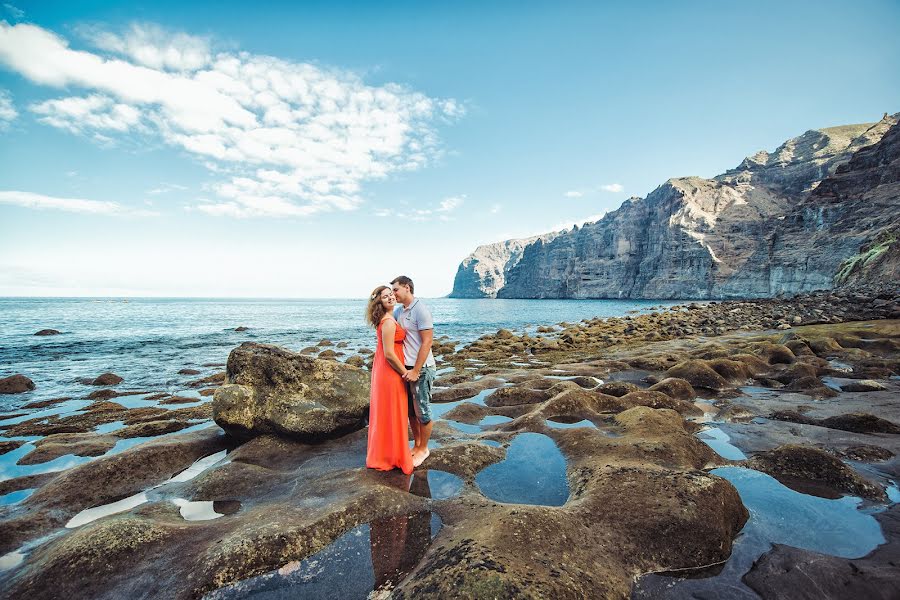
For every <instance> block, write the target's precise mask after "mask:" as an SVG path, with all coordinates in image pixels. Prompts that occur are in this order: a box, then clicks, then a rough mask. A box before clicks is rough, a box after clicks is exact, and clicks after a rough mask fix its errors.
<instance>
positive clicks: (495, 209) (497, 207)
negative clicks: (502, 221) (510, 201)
mask: <svg viewBox="0 0 900 600" xmlns="http://www.w3.org/2000/svg"><path fill="white" fill-rule="evenodd" d="M501 209H502V207H501V206H500V205H499V204H494V205H493V206H491V208H490V210H489V211H488V212H489V213H490V214H492V215H496V214H497V213H499V212H500V210H501Z"/></svg>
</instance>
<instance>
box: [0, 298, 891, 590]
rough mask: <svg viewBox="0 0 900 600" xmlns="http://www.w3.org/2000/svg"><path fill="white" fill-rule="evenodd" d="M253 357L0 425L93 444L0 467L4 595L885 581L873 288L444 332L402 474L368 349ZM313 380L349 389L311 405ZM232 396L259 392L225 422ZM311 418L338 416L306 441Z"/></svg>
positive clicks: (886, 381)
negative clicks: (828, 528)
mask: <svg viewBox="0 0 900 600" xmlns="http://www.w3.org/2000/svg"><path fill="white" fill-rule="evenodd" d="M271 348H273V347H269V348H266V347H265V346H264V345H260V344H250V345H248V344H245V345H244V346H241V347H240V348H239V349H236V350H235V351H233V352H232V356H231V357H230V358H229V361H228V366H227V370H226V372H224V373H214V374H212V375H210V376H207V377H202V378H200V379H198V380H196V382H197V385H196V387H197V388H198V389H205V390H209V392H207V393H206V394H205V395H199V394H198V396H199V397H197V398H194V397H191V398H189V399H188V400H190V401H192V402H193V405H190V406H186V407H178V408H171V407H164V406H158V407H142V408H128V407H126V406H125V405H124V404H121V403H119V402H116V401H115V398H116V397H119V396H127V395H128V394H130V393H132V392H134V393H135V394H143V395H142V396H140V397H142V398H152V397H154V395H156V396H157V397H156V400H157V401H158V402H159V403H163V402H166V403H169V404H171V405H174V406H179V404H178V400H177V397H175V398H176V399H173V397H170V396H169V395H165V394H154V393H153V392H146V391H142V390H132V391H117V390H113V389H112V388H110V387H104V388H103V389H105V390H108V391H109V392H111V394H110V393H107V394H103V395H106V396H108V397H106V398H103V397H102V396H103V395H101V396H99V397H96V398H94V399H93V401H92V402H91V404H90V405H88V406H87V407H86V409H85V410H83V411H80V412H79V413H78V414H73V415H69V416H64V417H59V416H53V415H50V416H46V417H37V418H31V419H28V418H25V419H24V420H21V419H20V420H18V421H19V422H16V423H14V424H9V425H3V424H0V428H2V429H0V431H2V435H3V437H4V438H7V439H5V440H3V444H5V445H4V446H0V452H2V453H8V452H22V449H21V448H17V447H16V446H17V442H18V446H22V444H32V445H33V446H34V448H33V449H31V450H29V452H27V453H24V454H22V456H21V457H19V458H18V461H19V463H20V464H37V465H40V464H41V463H42V462H43V461H46V460H52V459H54V458H55V457H59V456H65V455H69V454H80V455H82V456H99V457H98V458H91V459H85V461H86V462H83V464H78V465H76V466H73V467H71V468H69V469H66V470H63V471H61V472H49V473H36V474H34V475H26V476H23V477H18V478H14V479H9V480H6V481H2V482H0V495H7V494H13V493H17V492H21V491H24V490H29V492H28V495H27V497H24V499H21V500H20V501H17V502H14V503H11V504H9V505H6V506H2V507H0V568H3V569H4V570H3V571H0V588H2V590H3V592H0V596H2V597H9V598H24V597H29V598H50V597H57V596H68V597H73V598H88V597H90V598H118V597H122V596H125V595H128V596H134V597H158V596H166V597H174V598H198V597H203V596H208V597H210V598H232V597H242V596H246V595H249V594H251V593H254V592H262V591H267V592H269V593H270V594H272V597H293V596H295V595H297V594H303V593H305V592H304V590H305V591H306V593H310V592H311V590H316V593H317V594H319V595H322V594H325V595H333V596H341V597H355V596H358V597H365V596H366V595H367V594H368V593H369V592H371V591H372V590H373V589H376V588H377V590H378V591H377V594H379V595H381V596H387V595H391V596H392V597H397V598H405V597H450V596H453V597H471V598H483V597H612V598H625V597H629V596H633V597H692V596H691V594H695V593H698V594H701V595H702V594H712V595H715V594H717V593H722V591H723V590H726V589H727V590H728V591H729V593H731V594H732V595H733V596H734V597H748V598H749V597H754V595H759V596H761V597H763V598H775V597H805V596H803V594H804V593H808V592H806V591H804V588H803V586H804V585H805V583H804V579H803V576H801V575H800V574H801V573H817V572H823V573H825V572H827V577H826V576H822V577H821V578H819V582H820V587H819V588H817V591H816V593H817V596H816V597H832V598H842V597H861V596H866V597H869V596H871V597H890V596H892V595H897V594H900V575H897V572H896V569H895V568H893V569H892V568H891V565H892V564H895V562H896V553H897V547H898V545H900V537H898V533H900V528H898V527H897V525H896V523H897V514H898V513H897V505H896V504H895V503H896V502H897V500H898V499H900V497H898V492H897V482H898V481H900V459H898V458H897V455H898V453H900V379H898V374H900V293H898V289H896V288H891V287H886V286H879V287H856V288H852V289H842V290H838V291H834V292H822V293H814V294H807V295H802V296H798V297H796V298H781V299H770V300H753V301H744V302H742V301H728V302H710V303H693V304H687V305H681V306H678V307H671V308H670V309H666V310H660V311H656V312H651V313H649V314H633V315H629V316H625V317H620V318H610V319H595V320H588V321H583V322H581V323H576V324H568V323H560V324H557V325H553V326H550V325H547V326H544V327H541V328H540V329H539V333H538V334H537V335H533V336H529V335H525V334H518V333H515V332H511V331H507V330H500V331H498V332H496V333H493V334H490V335H485V336H483V337H482V338H480V339H478V340H476V341H475V342H473V343H471V344H468V345H467V346H464V347H461V348H459V349H457V348H456V344H454V343H453V342H452V341H451V340H447V339H439V340H438V343H437V345H436V354H438V357H439V363H440V364H439V367H440V368H441V374H440V377H439V379H438V381H437V385H438V386H440V387H439V389H438V390H437V393H436V395H435V400H436V404H435V408H436V411H435V412H436V414H437V422H436V425H435V428H434V445H433V448H432V454H431V457H430V458H429V459H428V460H427V461H426V463H425V464H424V465H423V468H421V469H419V470H417V472H416V473H415V474H414V476H413V478H412V481H410V480H409V479H407V478H405V477H403V476H402V474H400V473H399V472H392V473H378V472H372V471H367V470H366V469H365V468H364V457H365V429H360V427H362V425H363V423H362V422H361V421H360V420H359V415H360V414H361V413H360V407H359V406H358V405H357V404H356V403H355V400H354V399H358V398H359V396H360V394H361V393H363V392H360V390H359V389H358V387H359V386H358V382H359V381H360V377H361V376H364V375H366V372H365V370H364V368H359V367H357V366H353V363H356V364H357V365H358V364H361V363H364V362H365V360H366V358H367V356H366V355H365V353H360V354H358V355H357V356H358V357H359V359H358V360H356V361H352V362H351V361H349V360H348V361H347V363H350V364H349V365H348V364H346V363H340V362H337V361H336V360H334V358H333V357H332V358H328V357H327V356H322V357H320V358H312V357H309V356H302V355H299V354H294V353H290V352H287V351H284V350H282V349H275V350H272V349H271ZM242 349H243V350H242ZM326 349H327V348H326V346H323V347H321V348H319V350H320V351H324V350H326ZM261 365H264V366H261ZM193 375H199V373H193ZM313 380H315V381H319V382H324V383H323V384H322V385H325V386H326V387H327V386H329V385H330V386H331V389H343V390H346V392H345V393H344V392H342V394H343V395H344V396H346V398H340V397H334V398H331V399H330V400H328V401H327V402H326V401H324V400H323V402H318V401H317V398H318V397H319V396H322V394H324V393H325V392H323V391H321V390H320V391H313V392H312V393H310V390H315V389H316V388H315V387H310V384H311V382H313ZM338 380H340V381H349V382H354V383H353V384H352V385H350V384H348V385H346V386H343V387H342V386H341V385H338V383H340V381H338ZM328 382H331V383H328ZM120 385H121V384H120ZM324 389H325V388H322V390H324ZM25 393H27V392H25ZM211 394H213V396H212V398H211V397H210V395H211ZM342 394H336V395H335V396H341V395H342ZM325 395H326V396H327V394H325ZM236 397H240V398H242V399H243V401H242V402H243V403H236V402H235V401H234V398H236ZM322 397H323V398H324V396H322ZM248 398H253V399H258V400H259V402H258V405H259V406H260V410H259V411H258V412H256V413H253V414H249V413H240V414H239V411H238V412H236V410H235V406H238V407H240V406H244V405H249V404H252V402H250V401H249V400H247V399H248ZM285 398H290V399H291V400H290V402H287V401H285ZM65 400H66V399H60V400H59V401H60V402H63V401H65ZM255 401H256V400H254V402H255ZM185 402H187V401H185ZM48 404H49V407H43V408H52V405H53V403H52V402H51V403H48ZM345 405H349V406H351V407H352V410H350V411H348V412H344V413H340V409H339V408H335V407H338V406H345ZM298 407H301V408H298ZM311 411H312V412H311ZM315 411H332V412H334V411H337V412H338V413H340V414H342V415H344V416H343V417H341V418H334V419H333V421H330V423H331V424H332V430H331V434H328V433H327V432H324V433H325V435H323V431H322V430H321V429H320V428H318V429H317V428H310V425H309V423H310V422H314V423H316V424H317V427H318V426H319V425H318V424H320V423H321V422H323V421H322V419H320V418H318V416H321V415H322V414H326V413H324V412H323V413H318V412H315ZM226 413H227V416H226ZM214 414H215V415H216V420H217V421H218V422H219V423H220V424H222V425H223V426H224V427H226V428H227V429H228V430H229V431H231V433H232V434H238V435H237V436H233V435H226V434H224V433H223V431H222V429H220V427H218V426H216V425H214V424H212V423H210V421H209V419H211V418H212V417H213V416H214ZM329 414H330V413H329ZM303 415H306V416H303ZM310 415H312V417H314V418H312V421H309V420H306V421H305V420H303V419H305V418H307V417H309V416H310ZM317 415H318V416H317ZM4 417H6V418H9V416H8V415H5V416H4ZM301 417H302V418H301ZM114 423H115V424H119V423H121V426H118V427H117V428H116V429H114V430H112V431H109V432H102V431H98V430H97V428H98V426H99V427H101V428H102V427H104V426H108V425H111V424H114ZM179 429H186V430H188V431H187V432H179V431H178V430H179ZM712 433H714V434H716V435H718V436H720V437H722V438H723V439H725V440H727V442H726V443H727V444H729V445H730V446H729V447H730V448H733V449H734V452H736V454H734V455H732V454H728V453H723V452H722V450H721V448H719V447H718V446H717V445H716V443H715V440H713V439H710V438H709V436H710V435H711V434H712ZM306 435H311V436H312V437H311V438H306V437H304V436H306ZM150 436H160V437H158V438H156V439H153V440H150V441H147V442H144V443H140V444H138V445H136V446H134V447H131V448H128V449H125V450H122V451H120V452H116V453H113V454H108V455H105V456H104V455H103V454H104V453H105V452H107V451H108V450H109V449H110V448H113V447H118V446H117V444H119V443H121V441H122V440H127V439H132V438H135V437H139V438H144V437H150ZM704 436H705V437H704ZM8 438H18V439H8ZM714 448H716V449H717V450H718V451H716V450H714ZM723 454H726V455H727V456H728V457H727V458H726V457H725V456H723ZM17 456H18V455H17ZM747 474H753V477H755V478H757V479H754V480H753V482H751V484H748V483H745V482H744V481H743V479H741V477H744V478H746V476H747ZM763 480H764V481H765V484H766V485H772V486H781V488H779V489H780V490H782V492H783V493H785V494H795V495H796V496H792V498H794V497H795V498H797V499H798V500H797V501H798V502H805V501H813V500H814V501H821V502H825V501H830V502H839V503H840V502H842V501H841V500H839V499H840V498H844V500H847V499H849V498H853V497H855V498H858V499H859V500H858V502H859V503H860V504H859V506H863V507H867V511H869V512H870V513H874V514H875V516H874V517H872V516H871V515H870V514H868V513H867V514H866V515H864V516H866V517H867V518H870V519H874V520H873V521H872V522H871V523H868V525H867V526H869V527H874V529H873V531H875V530H879V531H881V534H882V535H883V538H882V540H883V542H878V543H876V542H872V544H874V545H871V546H872V547H866V548H865V549H864V550H865V553H867V554H866V556H865V557H846V556H844V555H843V554H840V553H838V552H837V551H836V550H835V551H834V552H835V554H830V553H829V552H828V551H826V552H818V551H815V550H814V549H811V548H820V549H825V550H828V549H829V547H827V546H823V547H820V546H816V545H815V544H813V543H810V544H807V545H805V546H802V547H792V546H791V544H790V543H787V544H785V543H778V544H776V545H775V546H774V547H772V545H771V543H774V541H773V540H768V541H767V539H763V538H759V539H756V538H755V537H754V536H755V535H756V534H755V533H753V532H754V531H756V530H755V529H753V527H754V526H755V525H758V522H759V521H760V519H763V520H764V518H765V515H764V510H766V508H765V507H763V508H759V507H757V506H756V505H753V504H752V503H750V499H749V497H746V496H745V495H744V494H745V493H747V489H751V490H752V489H753V488H752V487H749V488H747V487H745V486H748V485H762V484H761V483H754V482H757V481H763ZM31 490H33V491H31ZM810 499H812V500H810ZM748 503H750V504H748ZM745 505H746V506H745ZM747 506H750V507H751V510H750V511H749V512H748V508H747ZM829 506H830V505H829ZM854 506H855V505H854ZM854 506H851V509H852V511H851V512H852V514H854V515H855V514H856V513H860V511H858V510H857V509H856V508H855V507H854ZM98 507H100V508H98ZM92 510H93V511H94V512H91V511H92ZM860 514H861V513H860ZM198 515H199V516H198ZM875 520H877V522H879V523H880V528H879V527H878V525H875ZM838 525H839V524H838ZM742 531H743V533H742ZM873 536H874V533H873ZM873 539H874V537H873ZM359 540H362V541H359ZM748 540H755V541H754V542H753V544H751V543H750V542H749V541H748ZM760 540H761V541H760ZM775 541H777V540H775ZM360 544H362V545H360ZM754 544H757V545H754ZM733 549H734V552H732V550H733ZM854 551H857V552H862V551H863V550H859V549H858V548H856V549H854ZM851 553H852V552H851ZM844 554H847V553H844ZM360 561H361V562H360ZM711 565H718V566H717V567H714V568H713V571H716V570H718V572H706V573H705V576H704V577H696V576H692V577H690V578H685V577H684V574H691V573H694V572H695V571H697V570H698V569H700V568H706V569H707V570H708V569H710V568H711ZM364 573H372V574H373V575H371V576H368V575H363V574H364ZM316 586H318V587H316ZM848 590H852V592H853V595H852V596H848V595H846V594H847V593H848ZM279 594H280V596H279Z"/></svg>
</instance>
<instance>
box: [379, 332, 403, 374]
mask: <svg viewBox="0 0 900 600" xmlns="http://www.w3.org/2000/svg"><path fill="white" fill-rule="evenodd" d="M396 332H397V323H396V322H395V321H394V320H393V319H391V318H386V319H385V320H384V321H382V322H381V345H382V346H383V347H384V358H385V359H386V360H387V361H388V364H389V365H391V368H392V369H394V370H395V371H397V372H398V373H400V376H401V377H402V376H403V375H405V374H406V367H405V366H404V365H403V363H402V362H400V359H399V358H397V353H396V352H394V334H395V333H396Z"/></svg>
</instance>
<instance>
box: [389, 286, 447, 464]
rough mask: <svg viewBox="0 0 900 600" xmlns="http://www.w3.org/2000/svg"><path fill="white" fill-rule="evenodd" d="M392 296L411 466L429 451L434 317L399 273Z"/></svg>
mask: <svg viewBox="0 0 900 600" xmlns="http://www.w3.org/2000/svg"><path fill="white" fill-rule="evenodd" d="M391 287H392V288H393V290H394V297H395V298H397V302H399V303H400V304H401V306H398V307H397V308H395V309H394V318H395V319H396V320H397V322H398V323H400V326H401V327H403V329H405V330H406V339H404V340H403V356H404V358H405V359H406V361H405V362H406V365H405V366H406V369H407V372H406V375H404V376H403V378H404V379H405V380H406V381H407V386H406V387H407V394H408V400H409V426H410V428H411V429H412V432H413V439H414V440H415V445H414V446H413V449H412V458H413V466H415V467H418V466H419V465H421V464H422V462H424V461H425V459H426V458H428V455H429V454H430V453H431V452H430V451H429V450H428V440H429V438H431V428H432V427H433V426H434V423H432V421H431V387H432V385H433V384H434V379H435V377H436V376H437V368H436V363H435V361H434V355H433V354H432V353H431V344H432V342H433V341H434V319H433V318H432V316H431V311H430V310H428V307H427V306H425V304H424V303H423V302H422V301H421V300H419V299H418V298H416V297H415V296H414V295H413V290H414V289H415V287H414V285H413V282H412V279H410V278H409V277H407V276H406V275H400V276H399V277H396V278H395V279H394V280H393V281H391Z"/></svg>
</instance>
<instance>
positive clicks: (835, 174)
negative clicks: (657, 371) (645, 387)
mask: <svg viewBox="0 0 900 600" xmlns="http://www.w3.org/2000/svg"><path fill="white" fill-rule="evenodd" d="M897 121H898V115H894V116H885V118H883V119H882V120H881V121H879V122H877V123H866V124H860V125H846V126H841V127H831V128H826V129H821V130H815V131H808V132H806V133H805V134H803V135H801V136H799V137H796V138H793V139H791V140H788V141H787V142H785V143H784V144H782V145H781V146H780V147H779V148H778V149H777V150H775V152H773V153H768V152H764V151H763V152H759V153H757V154H754V155H753V156H751V157H748V158H746V159H745V160H744V161H743V162H742V163H741V164H740V165H739V166H738V167H737V168H735V169H732V170H730V171H727V172H726V173H724V174H722V175H719V176H717V177H715V178H713V179H703V178H700V177H681V178H677V179H670V180H669V181H667V182H666V183H664V184H663V185H661V186H659V187H658V188H657V189H656V190H654V191H653V192H652V193H650V194H649V195H647V197H646V198H631V199H629V200H626V201H625V202H623V203H622V205H621V206H620V207H619V208H618V209H617V210H615V211H612V212H610V213H609V214H607V215H606V216H605V217H604V218H603V219H601V220H600V221H597V222H595V223H588V224H586V225H584V226H583V227H581V228H578V227H576V228H574V229H572V230H570V231H566V232H562V233H559V234H554V235H553V236H552V237H542V238H537V239H532V240H531V241H527V243H526V244H525V245H524V246H523V247H521V244H522V242H525V241H526V240H513V241H514V242H517V245H516V249H517V252H515V253H512V252H510V253H508V254H506V253H504V252H501V251H499V249H500V248H503V247H504V246H503V245H504V244H508V243H511V242H513V241H511V242H501V243H500V244H494V245H490V246H482V247H481V248H479V250H477V251H476V252H475V253H473V254H472V255H470V256H469V257H468V258H466V260H465V261H464V262H463V264H462V265H460V269H459V272H458V273H457V276H456V280H455V282H454V290H453V293H452V294H451V296H454V297H498V298H741V297H745V298H748V297H749V298H762V297H770V296H775V295H778V294H781V293H788V294H793V293H797V292H803V291H811V290H819V289H830V288H832V287H833V286H834V285H836V284H842V283H845V282H846V281H847V280H848V279H850V276H851V275H854V276H855V277H857V278H859V277H860V273H861V272H862V271H863V269H862V267H863V266H868V268H869V270H870V271H871V270H872V268H873V266H874V265H875V264H876V263H878V264H881V265H882V266H881V267H879V270H878V271H876V273H878V275H873V277H879V276H881V269H883V270H884V271H885V274H888V275H889V274H890V273H894V274H896V272H897V266H898V264H900V260H898V259H897V257H896V256H895V254H896V252H897V251H896V249H894V250H891V248H893V242H894V240H896V238H897V230H898V227H900V225H898V216H897V215H898V209H900V193H898V189H900V188H898V181H900V175H898V174H900V162H898V156H900V129H898V126H897V125H896V124H897ZM488 249H490V250H491V252H488ZM507 256H508V259H506V261H505V262H504V259H505V258H506V257H507Z"/></svg>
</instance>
